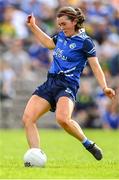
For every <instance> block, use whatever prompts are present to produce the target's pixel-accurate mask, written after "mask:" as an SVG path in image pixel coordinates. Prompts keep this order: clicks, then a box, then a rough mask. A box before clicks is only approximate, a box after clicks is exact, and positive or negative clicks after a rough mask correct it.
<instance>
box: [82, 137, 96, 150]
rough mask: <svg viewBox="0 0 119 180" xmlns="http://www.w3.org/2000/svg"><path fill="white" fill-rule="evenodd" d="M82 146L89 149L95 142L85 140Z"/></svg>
mask: <svg viewBox="0 0 119 180" xmlns="http://www.w3.org/2000/svg"><path fill="white" fill-rule="evenodd" d="M82 144H83V146H84V147H85V148H88V147H89V146H90V145H91V144H93V142H92V141H91V140H89V139H85V140H84V141H83V142H82Z"/></svg>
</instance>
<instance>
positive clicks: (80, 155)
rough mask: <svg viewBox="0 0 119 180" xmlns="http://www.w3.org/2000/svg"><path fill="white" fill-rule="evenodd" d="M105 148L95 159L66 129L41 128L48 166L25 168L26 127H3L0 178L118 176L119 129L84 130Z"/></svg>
mask: <svg viewBox="0 0 119 180" xmlns="http://www.w3.org/2000/svg"><path fill="white" fill-rule="evenodd" d="M84 132H85V134H86V135H87V136H88V137H89V138H90V139H92V140H94V141H95V142H96V143H97V144H98V145H99V146H100V147H101V148H102V149H103V151H104V159H103V160H101V161H96V160H95V159H94V158H93V156H92V155H91V154H90V153H89V152H87V151H86V150H85V149H84V147H83V146H82V145H81V143H80V142H79V141H77V140H76V139H75V138H73V137H72V136H70V135H68V134H67V133H66V132H64V131H63V130H49V129H42V130H40V131H39V133H40V136H41V147H42V149H43V150H44V152H45V153H46V154H47V157H48V162H47V164H46V167H45V168H33V167H32V168H28V167H27V168H26V167H24V164H23V155H24V153H25V152H26V151H27V149H28V145H27V142H26V138H25V133H24V131H23V130H0V179H4V178H6V179H52V180H53V179H118V178H119V131H111V130H110V131H104V130H93V129H92V130H84Z"/></svg>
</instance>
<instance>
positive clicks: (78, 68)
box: [49, 29, 96, 83]
mask: <svg viewBox="0 0 119 180" xmlns="http://www.w3.org/2000/svg"><path fill="white" fill-rule="evenodd" d="M53 41H54V43H55V44H56V47H55V49H54V53H53V61H52V64H51V67H50V69H49V73H55V74H59V73H61V72H62V73H64V74H65V77H66V79H67V80H68V81H71V82H72V81H74V82H77V83H79V79H80V75H81V73H82V71H83V69H84V67H85V66H86V63H87V59H88V57H95V56H96V50H95V45H94V43H93V41H92V39H91V38H90V37H89V36H87V35H86V33H85V30H84V29H81V30H80V31H79V34H77V35H74V36H72V37H67V36H65V34H64V33H63V32H62V31H61V32H59V33H58V34H57V35H55V36H54V37H53Z"/></svg>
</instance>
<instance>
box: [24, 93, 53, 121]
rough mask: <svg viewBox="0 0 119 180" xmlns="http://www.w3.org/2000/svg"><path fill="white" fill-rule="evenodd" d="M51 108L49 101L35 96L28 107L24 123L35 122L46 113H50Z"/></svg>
mask: <svg viewBox="0 0 119 180" xmlns="http://www.w3.org/2000/svg"><path fill="white" fill-rule="evenodd" d="M50 108H51V106H50V104H49V102H48V101H47V100H45V99H43V98H41V97H39V96H37V95H33V96H32V97H31V98H30V100H29V101H28V103H27V105H26V108H25V111H24V114H23V122H24V121H27V120H29V121H32V122H35V121H36V120H37V119H38V118H39V117H41V116H42V115H43V114H44V113H46V112H48V111H49V110H50Z"/></svg>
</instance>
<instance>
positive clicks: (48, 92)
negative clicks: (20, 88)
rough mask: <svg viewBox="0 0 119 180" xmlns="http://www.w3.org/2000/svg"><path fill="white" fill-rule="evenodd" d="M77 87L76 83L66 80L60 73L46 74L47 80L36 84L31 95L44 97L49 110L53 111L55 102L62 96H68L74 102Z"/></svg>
mask: <svg viewBox="0 0 119 180" xmlns="http://www.w3.org/2000/svg"><path fill="white" fill-rule="evenodd" d="M78 88H79V86H78V85H77V84H76V83H73V82H72V83H71V82H68V81H67V80H66V79H65V76H64V75H62V74H48V77H47V81H46V82H45V83H43V84H42V85H41V86H38V87H37V88H36V90H35V91H34V92H33V95H38V96H40V97H42V98H44V99H46V100H47V101H48V102H49V103H50V105H51V111H52V112H54V111H55V109H56V103H57V101H58V99H59V98H60V97H62V96H66V97H69V98H70V99H71V100H72V101H73V102H75V100H76V93H77V90H78Z"/></svg>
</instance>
